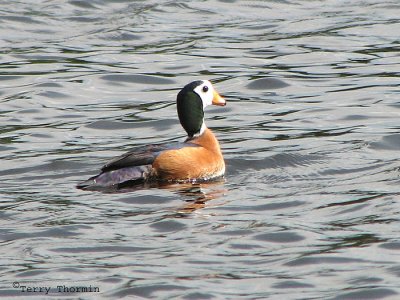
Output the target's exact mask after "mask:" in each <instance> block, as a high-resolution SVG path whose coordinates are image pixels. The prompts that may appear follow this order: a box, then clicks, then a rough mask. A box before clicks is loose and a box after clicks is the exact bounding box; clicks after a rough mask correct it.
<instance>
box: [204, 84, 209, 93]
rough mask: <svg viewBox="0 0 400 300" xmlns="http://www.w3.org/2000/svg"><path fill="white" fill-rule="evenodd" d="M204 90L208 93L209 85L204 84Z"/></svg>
mask: <svg viewBox="0 0 400 300" xmlns="http://www.w3.org/2000/svg"><path fill="white" fill-rule="evenodd" d="M203 92H204V93H207V92H208V86H206V85H205V86H203Z"/></svg>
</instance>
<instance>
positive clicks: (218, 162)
mask: <svg viewBox="0 0 400 300" xmlns="http://www.w3.org/2000/svg"><path fill="white" fill-rule="evenodd" d="M225 104H226V102H225V99H224V98H222V97H221V96H220V95H219V94H218V92H217V91H216V90H215V89H214V87H213V86H212V84H211V82H210V81H208V80H197V81H193V82H191V83H189V84H187V85H186V86H184V87H183V89H182V90H181V91H180V92H179V93H178V96H177V99H176V105H177V112H178V117H179V121H180V123H181V125H182V127H183V129H185V131H186V133H187V138H186V140H185V141H184V142H178V143H174V144H156V145H147V146H141V147H137V148H135V149H133V150H132V151H129V152H127V153H125V154H124V155H122V156H119V157H117V158H115V159H113V160H111V161H110V162H109V163H107V164H106V165H104V166H103V167H102V169H101V173H100V174H98V175H96V176H93V177H91V178H89V179H88V180H86V181H84V182H81V183H79V184H78V185H77V187H78V188H80V189H90V188H107V187H117V188H118V187H121V186H126V185H129V184H135V183H141V182H147V181H166V182H197V181H204V180H210V179H213V178H217V177H221V176H223V175H224V173H225V162H224V158H223V156H222V153H221V149H220V145H219V142H218V140H217V139H216V137H215V135H214V134H213V132H212V131H211V130H210V129H208V128H207V126H206V125H205V123H204V108H205V107H206V106H208V105H219V106H224V105H225Z"/></svg>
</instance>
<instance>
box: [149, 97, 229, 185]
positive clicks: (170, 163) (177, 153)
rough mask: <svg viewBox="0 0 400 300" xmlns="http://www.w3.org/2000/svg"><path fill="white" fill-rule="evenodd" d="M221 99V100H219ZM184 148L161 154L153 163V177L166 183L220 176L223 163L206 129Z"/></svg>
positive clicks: (217, 148) (218, 148)
mask: <svg viewBox="0 0 400 300" xmlns="http://www.w3.org/2000/svg"><path fill="white" fill-rule="evenodd" d="M221 99H222V98H221ZM190 143H193V144H196V145H199V146H200V147H185V148H182V149H178V150H169V151H164V152H163V153H161V154H160V155H159V156H158V157H157V158H156V159H155V161H154V163H153V171H154V175H155V176H157V177H159V178H163V179H164V180H167V181H191V180H196V179H200V180H207V179H210V178H215V177H218V176H222V175H223V174H224V172H225V163H224V159H223V157H222V154H221V150H220V146H219V143H218V140H217V139H216V138H215V136H214V134H213V133H212V131H211V130H210V129H208V128H206V130H205V131H204V133H203V134H202V135H201V136H199V137H197V138H194V139H193V140H191V141H190Z"/></svg>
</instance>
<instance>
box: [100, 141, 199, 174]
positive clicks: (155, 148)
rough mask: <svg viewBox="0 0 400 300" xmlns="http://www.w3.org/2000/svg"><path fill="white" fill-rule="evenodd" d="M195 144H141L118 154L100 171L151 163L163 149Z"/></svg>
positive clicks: (193, 145)
mask: <svg viewBox="0 0 400 300" xmlns="http://www.w3.org/2000/svg"><path fill="white" fill-rule="evenodd" d="M196 146H197V145H195V144H189V143H175V144H156V145H147V146H141V147H137V148H134V149H132V150H131V151H129V152H127V153H125V154H123V155H121V156H118V157H116V158H114V159H113V160H111V161H110V162H108V163H107V164H106V165H104V166H103V167H102V168H101V171H102V172H107V171H112V170H117V169H121V168H125V167H134V166H143V165H151V164H152V163H153V162H154V160H155V159H156V158H157V156H158V155H159V154H160V153H161V152H163V151H165V150H174V149H181V148H183V147H196Z"/></svg>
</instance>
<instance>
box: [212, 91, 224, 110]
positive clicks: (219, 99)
mask: <svg viewBox="0 0 400 300" xmlns="http://www.w3.org/2000/svg"><path fill="white" fill-rule="evenodd" d="M213 95H214V97H213V99H212V104H213V105H219V106H225V105H226V101H225V99H224V98H222V97H221V96H220V95H219V94H218V92H217V91H215V90H214V94H213Z"/></svg>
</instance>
